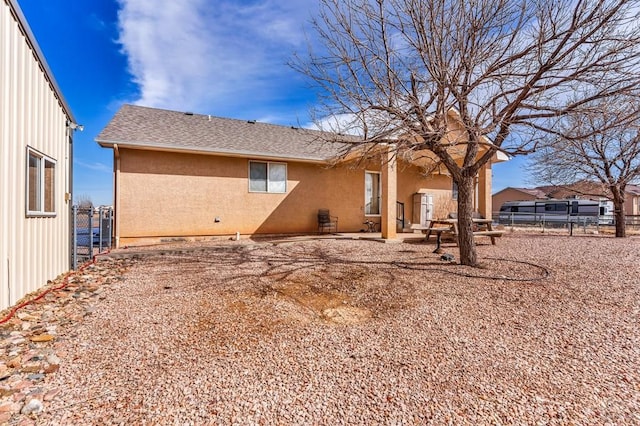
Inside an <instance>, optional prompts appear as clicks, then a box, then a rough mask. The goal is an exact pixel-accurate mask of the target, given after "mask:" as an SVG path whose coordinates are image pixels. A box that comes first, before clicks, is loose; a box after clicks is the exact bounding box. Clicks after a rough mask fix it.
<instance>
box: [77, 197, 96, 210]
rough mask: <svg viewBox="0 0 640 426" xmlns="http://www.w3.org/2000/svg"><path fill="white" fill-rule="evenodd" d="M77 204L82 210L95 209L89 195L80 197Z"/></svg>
mask: <svg viewBox="0 0 640 426" xmlns="http://www.w3.org/2000/svg"><path fill="white" fill-rule="evenodd" d="M76 204H77V205H78V207H80V208H81V209H90V208H92V207H93V201H91V197H90V196H89V195H87V194H81V195H78V197H77V199H76Z"/></svg>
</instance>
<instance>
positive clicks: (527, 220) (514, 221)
mask: <svg viewBox="0 0 640 426" xmlns="http://www.w3.org/2000/svg"><path fill="white" fill-rule="evenodd" d="M492 218H493V221H494V222H495V223H498V224H501V225H506V226H513V227H522V228H527V227H530V228H531V227H534V228H541V229H542V230H543V231H544V230H545V229H546V228H554V229H558V228H566V229H567V230H569V231H570V232H571V231H573V229H574V228H577V229H582V230H583V231H584V232H587V230H588V229H592V230H596V231H598V230H600V229H601V228H605V229H606V228H614V227H615V217H614V216H612V215H608V216H599V217H598V216H571V215H558V214H554V215H552V214H544V213H536V214H533V213H515V212H494V213H493V215H492ZM625 224H626V228H627V230H629V229H639V228H640V216H638V215H627V216H625Z"/></svg>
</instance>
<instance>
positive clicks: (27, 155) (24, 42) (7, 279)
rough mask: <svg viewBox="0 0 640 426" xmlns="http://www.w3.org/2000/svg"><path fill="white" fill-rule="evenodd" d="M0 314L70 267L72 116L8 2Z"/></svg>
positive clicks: (0, 107)
mask: <svg viewBox="0 0 640 426" xmlns="http://www.w3.org/2000/svg"><path fill="white" fill-rule="evenodd" d="M0 52H1V54H0V170H2V179H0V309H4V308H6V307H8V306H10V305H12V304H14V303H15V302H16V301H18V300H19V299H20V298H22V297H23V296H24V295H26V294H27V293H30V292H32V291H34V290H36V289H37V288H39V287H41V286H43V285H45V284H46V283H47V280H49V279H53V278H55V277H57V276H58V275H60V274H62V273H63V272H65V271H68V270H69V268H70V238H71V237H70V232H69V221H70V208H71V205H70V200H71V192H72V191H71V184H72V181H71V164H72V133H73V131H72V129H71V127H73V123H74V121H75V120H74V118H73V115H72V113H71V111H70V109H69V107H68V105H67V103H66V102H65V100H64V97H63V96H62V93H61V92H60V89H59V88H58V85H57V84H56V81H55V79H54V76H53V74H52V73H51V70H50V69H49V67H48V65H47V62H46V60H45V58H44V55H43V54H42V52H41V51H40V49H39V47H38V44H37V42H36V39H35V37H34V36H33V34H32V32H31V30H30V29H29V25H28V24H27V21H26V19H25V17H24V15H23V13H22V11H21V10H20V7H19V6H18V3H17V2H16V1H15V0H3V1H2V3H0Z"/></svg>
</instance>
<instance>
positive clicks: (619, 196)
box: [610, 186, 627, 238]
mask: <svg viewBox="0 0 640 426" xmlns="http://www.w3.org/2000/svg"><path fill="white" fill-rule="evenodd" d="M610 189H611V193H612V194H613V210H614V217H615V221H616V238H624V237H626V236H627V224H626V222H625V220H626V217H625V216H626V212H625V209H624V190H623V189H620V188H619V187H615V186H614V187H611V188H610Z"/></svg>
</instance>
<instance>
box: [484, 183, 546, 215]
mask: <svg viewBox="0 0 640 426" xmlns="http://www.w3.org/2000/svg"><path fill="white" fill-rule="evenodd" d="M544 198H547V194H546V193H545V192H544V191H542V190H540V189H538V188H516V187H511V186H508V187H506V188H504V189H501V190H500V191H498V192H496V193H495V194H493V196H492V197H491V205H492V208H491V210H492V211H494V212H498V211H500V207H501V206H502V205H503V204H504V203H505V202H507V201H532V200H540V199H544Z"/></svg>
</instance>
